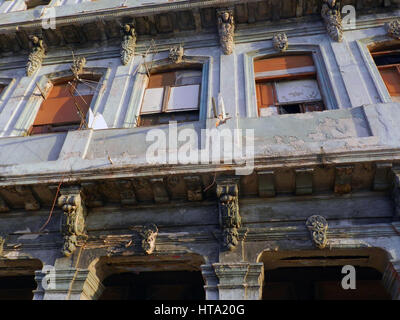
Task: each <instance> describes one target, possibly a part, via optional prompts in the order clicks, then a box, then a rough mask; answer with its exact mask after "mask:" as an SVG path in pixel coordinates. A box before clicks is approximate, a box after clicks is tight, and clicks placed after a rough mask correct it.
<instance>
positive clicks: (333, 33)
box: [321, 0, 343, 42]
mask: <svg viewBox="0 0 400 320" xmlns="http://www.w3.org/2000/svg"><path fill="white" fill-rule="evenodd" d="M322 1H323V4H322V10H321V16H322V18H323V19H324V22H325V25H326V30H327V31H328V34H329V36H330V37H331V38H332V39H333V40H334V41H338V42H341V41H342V40H343V26H342V13H341V9H340V1H337V0H322Z"/></svg>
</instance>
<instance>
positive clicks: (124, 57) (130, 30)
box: [121, 23, 136, 65]
mask: <svg viewBox="0 0 400 320" xmlns="http://www.w3.org/2000/svg"><path fill="white" fill-rule="evenodd" d="M121 35H122V41H121V62H122V64H124V65H127V64H128V63H129V62H130V61H131V59H132V57H133V56H134V54H135V48H136V32H135V27H134V26H133V24H129V23H126V24H124V25H121Z"/></svg>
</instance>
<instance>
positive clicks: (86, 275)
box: [33, 267, 104, 300]
mask: <svg viewBox="0 0 400 320" xmlns="http://www.w3.org/2000/svg"><path fill="white" fill-rule="evenodd" d="M35 280H36V282H37V284H38V287H37V289H36V290H35V291H34V297H33V299H34V300H96V299H98V298H99V297H100V295H101V293H102V292H103V290H104V286H103V285H102V284H101V281H100V280H99V278H98V277H97V276H96V275H95V273H94V272H93V271H91V270H88V269H76V268H72V267H71V268H63V269H47V270H40V271H36V273H35Z"/></svg>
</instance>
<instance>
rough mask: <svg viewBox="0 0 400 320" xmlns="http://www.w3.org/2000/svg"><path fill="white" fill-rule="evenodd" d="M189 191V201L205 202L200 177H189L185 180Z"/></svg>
mask: <svg viewBox="0 0 400 320" xmlns="http://www.w3.org/2000/svg"><path fill="white" fill-rule="evenodd" d="M184 180H185V183H186V189H187V198H188V200H189V201H201V200H203V190H202V183H201V179H200V177H197V176H188V177H185V178H184Z"/></svg>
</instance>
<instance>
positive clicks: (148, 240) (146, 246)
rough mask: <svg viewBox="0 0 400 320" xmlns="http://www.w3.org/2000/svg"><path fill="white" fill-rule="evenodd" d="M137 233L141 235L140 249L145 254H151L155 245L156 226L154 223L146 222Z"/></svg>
mask: <svg viewBox="0 0 400 320" xmlns="http://www.w3.org/2000/svg"><path fill="white" fill-rule="evenodd" d="M139 234H140V235H141V237H142V249H143V251H144V252H145V253H146V254H152V253H153V252H154V249H155V247H156V238H157V235H158V228H157V226H156V225H155V224H154V223H150V224H146V225H145V226H144V227H143V228H142V230H140V232H139Z"/></svg>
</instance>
